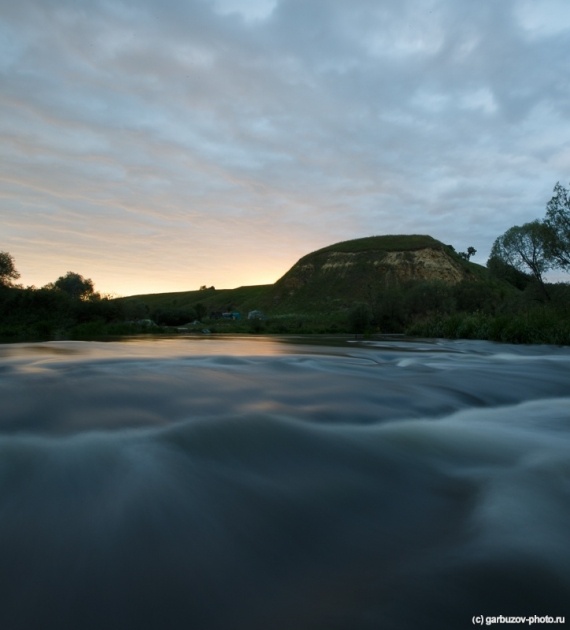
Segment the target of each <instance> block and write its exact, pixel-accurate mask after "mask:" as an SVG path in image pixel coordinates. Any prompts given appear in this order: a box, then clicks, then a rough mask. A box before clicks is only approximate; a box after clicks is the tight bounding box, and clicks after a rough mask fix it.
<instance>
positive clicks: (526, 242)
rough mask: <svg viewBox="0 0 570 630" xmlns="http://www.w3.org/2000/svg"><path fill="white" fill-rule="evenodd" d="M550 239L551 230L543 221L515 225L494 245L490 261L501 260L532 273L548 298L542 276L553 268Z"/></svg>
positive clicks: (519, 269)
mask: <svg viewBox="0 0 570 630" xmlns="http://www.w3.org/2000/svg"><path fill="white" fill-rule="evenodd" d="M549 238H550V229H549V228H548V226H546V225H545V224H544V223H543V222H541V221H538V220H536V221H532V222H530V223H525V224H524V225H520V226H519V225H515V226H513V227H512V228H510V229H508V230H507V231H506V232H505V233H504V234H503V235H502V236H499V238H498V239H497V240H496V241H495V242H494V243H493V247H492V248H491V257H490V260H492V259H499V260H500V261H501V262H503V263H506V264H507V265H510V266H511V267H514V268H515V269H516V270H517V271H520V272H523V273H524V272H525V271H530V273H531V274H532V276H534V278H535V279H536V280H537V281H538V283H539V285H540V287H541V289H542V291H543V293H544V295H545V296H546V297H547V298H548V293H547V291H546V287H545V286H544V281H543V279H542V274H543V273H544V272H545V271H547V270H548V269H549V268H550V266H551V264H550V259H549V257H548V253H547V242H548V240H549Z"/></svg>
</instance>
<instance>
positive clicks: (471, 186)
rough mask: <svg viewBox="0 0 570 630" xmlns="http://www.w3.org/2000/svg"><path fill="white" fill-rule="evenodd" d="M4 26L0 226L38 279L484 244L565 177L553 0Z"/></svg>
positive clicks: (271, 270)
mask: <svg viewBox="0 0 570 630" xmlns="http://www.w3.org/2000/svg"><path fill="white" fill-rule="evenodd" d="M5 4H6V3H5ZM0 30H1V32H0V35H1V37H0V42H1V43H0V53H1V54H0V71H1V73H2V90H1V93H0V113H1V116H0V133H1V134H2V144H1V146H0V158H1V159H2V164H3V168H2V171H1V173H0V182H1V183H0V216H1V217H2V225H3V228H4V229H3V237H4V238H3V239H2V243H1V244H0V247H1V248H2V249H5V250H8V251H10V252H11V253H12V254H13V255H14V256H15V258H16V262H17V266H18V269H19V270H20V271H21V273H22V280H23V281H24V282H25V283H29V284H32V283H34V284H36V285H41V284H45V283H46V282H49V281H53V280H54V279H56V277H57V276H58V275H61V274H62V273H65V272H66V271H67V270H68V269H72V270H74V271H77V272H79V273H83V274H84V275H87V276H90V277H92V278H93V279H94V280H95V282H96V285H97V287H98V288H100V289H101V290H104V291H115V292H118V293H122V294H128V293H133V292H140V291H146V290H149V291H150V290H152V291H160V290H164V291H167V290H184V289H190V288H196V287H198V286H199V285H201V284H204V283H207V284H214V285H216V286H220V287H223V286H226V287H229V286H237V285H239V284H253V283H258V282H271V281H274V280H276V279H277V277H278V276H279V275H281V274H282V273H284V272H285V271H286V270H287V268H288V267H289V266H290V265H292V264H293V263H294V262H295V261H296V259H297V258H299V257H300V256H301V255H303V254H305V253H307V252H309V251H311V250H313V249H315V248H317V247H320V246H324V245H326V244H330V243H332V242H334V241H336V240H344V239H348V238H356V237H360V236H366V235H370V234H382V233H395V232H416V233H429V234H431V235H433V236H435V237H436V238H440V239H442V240H444V241H445V242H448V243H452V244H454V245H455V246H456V247H457V248H459V249H462V248H466V247H467V246H468V245H473V246H475V247H476V248H477V250H478V252H479V254H478V258H477V259H478V260H479V261H480V262H484V261H485V259H486V256H487V254H488V252H489V249H490V247H491V245H492V242H493V240H494V239H495V238H496V237H497V236H498V235H499V234H500V233H502V232H503V231H504V230H505V229H507V228H508V227H510V226H511V225H513V224H516V223H522V222H525V221H528V220H530V219H532V218H535V217H537V216H541V215H542V214H543V212H544V206H545V203H546V201H548V198H549V196H550V193H551V191H552V188H553V186H554V184H555V183H556V181H558V180H561V181H563V182H567V181H568V180H569V179H570V177H569V175H568V173H569V172H570V151H569V150H568V148H567V146H566V145H567V143H566V142H565V138H567V137H568V133H569V131H570V105H569V103H570V83H569V82H568V81H567V80H566V79H565V77H566V75H567V61H566V60H567V59H568V57H569V54H570V44H569V41H570V40H569V38H568V35H569V32H570V7H568V6H567V3H565V2H563V1H560V0H558V1H557V0H545V1H544V2H541V3H540V4H538V3H535V2H530V1H527V0H517V1H515V0H504V1H502V2H493V1H491V0H484V1H482V2H477V3H473V2H471V1H469V0H433V1H432V2H423V1H422V0H402V1H401V2H398V3H395V2H378V1H377V0H374V1H372V0H352V1H351V2H350V3H349V2H345V1H344V0H332V1H331V0H326V1H325V0H311V1H310V2H307V1H306V0H257V1H252V0H247V1H246V0H212V1H206V0H192V1H189V0H184V1H182V0H166V1H161V2H158V1H157V0H142V1H141V2H137V3H129V2H126V1H115V2H112V3H111V2H108V1H106V0H94V1H90V2H87V1H77V0H74V1H73V2H71V1H70V0H50V1H49V2H45V1H44V0H41V1H40V0H35V1H34V0H26V1H25V2H21V3H13V4H11V5H7V4H6V6H3V7H2V9H0Z"/></svg>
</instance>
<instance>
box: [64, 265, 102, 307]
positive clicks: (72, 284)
mask: <svg viewBox="0 0 570 630" xmlns="http://www.w3.org/2000/svg"><path fill="white" fill-rule="evenodd" d="M53 286H54V287H55V288H56V289H59V290H60V291H63V292H64V293H67V295H69V297H71V298H72V299H74V300H83V301H85V300H92V299H96V298H97V297H99V295H98V294H97V293H95V289H94V286H93V280H91V279H89V278H84V277H83V276H82V275H80V274H78V273H74V272H73V271H68V272H67V273H66V274H65V276H60V277H59V278H58V279H57V280H56V281H55V282H54V285H53Z"/></svg>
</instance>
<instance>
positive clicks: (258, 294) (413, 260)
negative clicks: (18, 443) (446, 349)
mask: <svg viewBox="0 0 570 630" xmlns="http://www.w3.org/2000/svg"><path fill="white" fill-rule="evenodd" d="M554 192H555V195H554V196H553V198H552V199H551V201H550V202H549V203H548V205H547V214H546V217H545V219H544V220H543V221H539V220H536V221H533V222H531V223H528V224H524V225H523V226H514V227H513V228H511V229H509V230H507V232H505V234H503V235H502V236H501V237H499V238H498V239H497V240H496V242H495V244H494V245H493V248H492V255H491V258H490V259H489V261H488V264H487V266H486V267H483V266H481V265H476V264H474V263H472V262H470V260H469V259H470V257H471V255H473V254H474V253H475V251H476V250H475V249H474V248H473V247H469V248H468V250H467V252H466V253H461V252H460V253H458V252H456V251H455V250H454V248H453V247H452V246H451V245H445V244H443V243H441V242H440V241H437V240H436V239H433V238H432V237H430V236H426V235H390V236H373V237H367V238H362V239H356V240H351V241H343V242H341V243H337V244H335V245H330V246H328V247H325V248H322V249H320V250H318V251H316V252H312V253H311V254H307V255H306V256H304V257H303V258H301V259H300V260H299V261H298V262H297V263H296V264H295V265H293V267H292V268H291V269H290V270H289V271H288V272H287V273H286V274H285V275H284V276H283V277H282V278H280V279H279V280H278V281H277V282H276V283H275V284H273V285H260V286H246V287H239V288H237V289H225V290H216V289H215V288H214V287H210V288H207V287H206V286H203V287H201V288H200V290H197V291H186V292H179V293H162V294H152V295H139V296H131V297H127V298H116V299H112V298H110V297H108V296H102V295H101V294H100V293H98V292H96V291H95V288H94V284H93V281H92V280H90V279H85V278H83V277H82V276H81V275H79V274H76V273H73V272H68V273H67V274H66V275H65V276H62V277H60V278H58V279H57V280H56V281H55V282H53V283H50V284H48V285H46V286H45V287H42V288H40V289H36V288H35V287H28V288H24V287H22V286H20V285H15V284H14V281H15V280H17V279H18V278H19V273H18V272H17V270H16V267H15V262H14V259H13V258H12V256H11V255H10V254H8V253H7V252H0V340H1V341H19V340H41V339H64V338H86V339H89V338H100V337H106V336H122V335H132V334H144V333H152V334H163V333H168V334H172V333H173V332H181V333H204V332H208V333H265V334H303V333H312V334H316V333H317V334H318V333H358V334H377V333H380V334H382V333H384V334H392V333H404V334H408V335H418V336H426V337H449V338H470V339H490V340H494V341H502V342H511V343H553V344H570V285H568V284H565V283H559V284H549V283H547V282H546V281H545V277H544V273H545V271H547V270H549V269H560V270H564V271H568V270H569V269H570V193H569V191H567V190H566V189H565V188H564V187H562V186H560V184H557V186H556V187H555V189H554ZM251 311H256V312H258V315H257V316H256V317H253V318H248V313H249V312H251ZM260 313H262V314H260Z"/></svg>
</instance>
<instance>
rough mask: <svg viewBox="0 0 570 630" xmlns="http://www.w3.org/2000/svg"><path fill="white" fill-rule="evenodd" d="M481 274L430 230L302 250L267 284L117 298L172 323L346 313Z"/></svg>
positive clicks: (140, 312) (481, 276) (141, 312)
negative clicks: (394, 293) (196, 317)
mask: <svg viewBox="0 0 570 630" xmlns="http://www.w3.org/2000/svg"><path fill="white" fill-rule="evenodd" d="M485 278H487V270H486V269H485V268H484V267H481V266H480V265H475V264H473V263H469V262H467V261H466V260H463V259H462V258H461V257H460V256H458V255H457V254H456V253H455V251H454V250H453V248H452V247H451V246H449V245H445V244H443V243H442V242H440V241H438V240H436V239H434V238H432V237H431V236H426V235H388V236H371V237H367V238H361V239H354V240H349V241H343V242H340V243H336V244H333V245H329V246H327V247H324V248H322V249H319V250H317V251H315V252H312V253H310V254H307V255H306V256H303V257H302V258H301V259H300V260H299V261H298V262H297V263H296V264H295V265H293V267H291V269H290V270H289V271H288V272H287V273H286V274H285V275H284V276H283V277H282V278H280V279H279V280H277V282H276V283H275V284H273V285H259V286H249V287H239V288H237V289H224V290H215V289H213V288H211V289H206V290H200V291H187V292H179V293H162V294H152V295H139V296H131V297H128V298H121V300H123V301H124V302H125V303H126V304H130V305H131V308H132V310H133V314H134V315H133V318H134V317H136V316H139V317H143V316H148V315H149V314H150V315H151V316H153V317H155V318H156V316H157V315H158V316H160V315H161V314H162V315H163V316H164V314H165V313H169V314H170V320H171V321H172V322H174V321H177V320H178V319H179V320H180V322H182V321H183V320H185V319H186V320H187V319H188V317H189V316H190V315H191V312H192V311H196V309H198V312H199V313H200V312H203V313H205V314H210V313H219V312H227V311H240V312H241V313H242V314H243V315H244V316H245V314H246V313H247V312H248V311H250V310H256V309H260V310H262V311H264V312H265V313H266V314H267V315H275V316H283V315H291V314H296V315H298V314H302V315H316V314H319V315H331V314H334V313H339V314H341V313H342V314H343V315H344V316H346V312H347V311H348V310H350V309H351V308H352V307H353V306H354V304H356V303H367V304H370V305H373V304H375V303H376V302H378V301H379V300H380V299H382V297H383V296H384V294H385V293H386V291H389V290H391V289H393V288H394V287H402V286H408V285H410V284H414V283H415V284H417V283H426V282H427V283H433V282H435V283H443V284H445V285H449V286H453V285H457V284H459V283H462V282H463V281H467V282H473V281H478V280H479V281H481V280H484V279H485ZM137 309H138V312H136V311H137ZM135 312H136V313H135ZM177 312H178V313H179V317H178V318H177V317H176V313H177ZM186 314H188V317H186Z"/></svg>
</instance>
